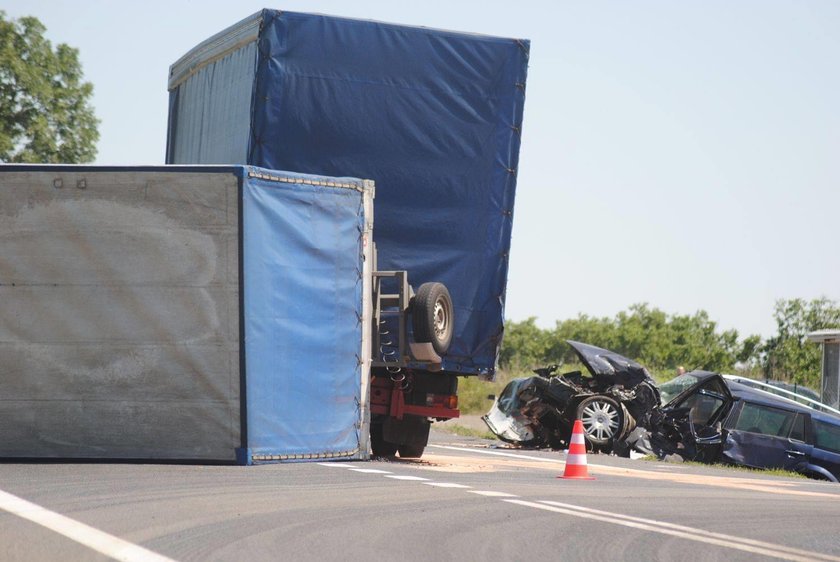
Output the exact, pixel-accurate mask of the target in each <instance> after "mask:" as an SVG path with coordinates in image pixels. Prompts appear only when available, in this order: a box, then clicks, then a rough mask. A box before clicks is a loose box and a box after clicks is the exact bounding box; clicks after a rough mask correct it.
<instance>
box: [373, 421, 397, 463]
mask: <svg viewBox="0 0 840 562" xmlns="http://www.w3.org/2000/svg"><path fill="white" fill-rule="evenodd" d="M370 448H371V451H372V453H373V456H375V457H393V456H394V455H396V454H397V444H396V443H389V442H388V441H385V439H384V438H383V437H382V424H381V423H372V424H370Z"/></svg>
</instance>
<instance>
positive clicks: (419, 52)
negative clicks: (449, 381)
mask: <svg viewBox="0 0 840 562" xmlns="http://www.w3.org/2000/svg"><path fill="white" fill-rule="evenodd" d="M528 51H529V43H528V41H525V40H514V39H503V38H498V37H488V36H481V35H471V34H464V33H454V32H448V31H438V30H432V29H426V28H418V27H406V26H399V25H390V24H384V23H378V22H373V21H360V20H351V19H344V18H336V17H329V16H322V15H311V14H302V13H293V12H283V11H276V10H264V11H261V12H259V13H257V14H254V15H253V16H251V17H250V18H247V19H245V20H243V21H242V22H240V23H238V24H236V25H234V26H232V27H231V28H229V29H227V30H224V31H222V32H221V33H219V34H217V35H215V36H213V37H211V38H209V39H208V40H207V41H205V42H203V43H201V44H200V45H198V46H197V47H195V48H194V49H193V50H191V51H190V52H189V53H187V54H186V55H185V56H184V57H182V58H181V59H180V60H178V61H177V62H176V63H175V64H174V65H173V66H172V67H171V69H170V77H169V91H170V98H169V102H170V103H169V107H170V109H169V129H168V142H167V162H169V163H178V164H202V163H213V164H233V163H246V164H253V165H257V166H264V167H268V168H279V169H286V170H297V171H301V172H307V173H316V174H326V175H336V174H350V175H354V176H357V177H364V178H370V179H372V180H374V181H375V182H376V186H377V198H376V207H377V208H376V228H375V233H374V237H375V240H376V244H377V251H378V264H377V265H378V269H380V270H407V271H408V273H409V279H410V280H411V283H412V285H414V286H415V287H417V286H419V285H420V284H421V283H425V282H428V281H438V282H442V283H444V284H445V285H446V286H447V287H448V288H449V291H450V293H451V295H452V300H453V304H454V309H455V322H456V325H455V331H454V337H453V340H452V344H451V347H450V349H449V352H448V354H447V355H446V356H445V357H444V361H443V368H444V370H446V371H450V372H461V373H482V374H484V373H488V374H489V373H493V372H494V369H495V364H496V359H497V353H498V349H499V346H500V343H501V336H502V330H503V314H504V301H505V287H506V280H507V271H508V252H509V249H510V239H511V226H512V218H513V203H514V191H515V186H516V170H517V167H518V159H519V145H520V131H521V127H522V113H523V105H524V97H525V77H526V72H527V61H528Z"/></svg>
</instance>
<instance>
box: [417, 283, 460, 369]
mask: <svg viewBox="0 0 840 562" xmlns="http://www.w3.org/2000/svg"><path fill="white" fill-rule="evenodd" d="M411 316H412V321H411V324H412V327H413V328H414V341H416V342H417V343H431V344H432V347H433V348H434V350H435V353H437V354H438V355H443V354H445V353H446V352H447V351H448V350H449V344H450V343H452V332H453V331H454V329H455V318H454V315H453V310H452V297H450V296H449V291H448V290H447V288H446V285H444V284H443V283H423V284H422V285H420V288H419V289H418V290H417V293H416V294H415V295H414V300H413V302H412V304H411Z"/></svg>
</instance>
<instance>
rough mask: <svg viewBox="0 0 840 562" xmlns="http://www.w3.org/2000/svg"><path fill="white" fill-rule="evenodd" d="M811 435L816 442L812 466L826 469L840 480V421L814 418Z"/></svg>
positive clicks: (812, 452)
mask: <svg viewBox="0 0 840 562" xmlns="http://www.w3.org/2000/svg"><path fill="white" fill-rule="evenodd" d="M811 435H812V438H813V442H814V448H813V450H812V451H811V464H812V465H816V466H819V467H822V468H824V469H826V470H827V471H828V472H830V473H831V474H832V475H833V476H834V478H835V479H838V480H840V421H836V420H835V419H832V418H826V419H820V418H819V417H818V416H812V417H811Z"/></svg>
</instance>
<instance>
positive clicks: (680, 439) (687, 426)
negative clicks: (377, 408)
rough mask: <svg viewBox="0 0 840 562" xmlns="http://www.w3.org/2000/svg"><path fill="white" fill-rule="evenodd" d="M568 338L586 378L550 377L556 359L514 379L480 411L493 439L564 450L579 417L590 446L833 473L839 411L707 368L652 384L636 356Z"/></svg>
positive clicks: (839, 471)
mask: <svg viewBox="0 0 840 562" xmlns="http://www.w3.org/2000/svg"><path fill="white" fill-rule="evenodd" d="M568 344H569V345H570V346H572V348H573V349H574V350H575V352H576V353H577V355H578V357H579V358H580V360H581V363H582V364H583V365H584V366H585V367H586V369H587V370H588V371H589V374H590V375H591V376H588V377H587V376H584V375H583V374H582V373H581V372H580V371H574V372H570V373H566V374H563V375H555V371H556V370H557V369H558V366H557V365H550V366H548V367H545V368H542V369H535V370H534V373H535V376H531V377H525V378H519V379H514V380H512V381H511V382H510V383H508V385H507V386H506V387H505V388H504V390H503V391H502V393H501V394H500V395H499V397H498V398H497V399H496V401H495V402H494V404H493V407H492V408H491V409H490V412H488V414H487V415H485V416H484V417H483V419H484V421H485V423H486V424H487V426H488V427H489V428H490V430H491V431H493V433H494V434H496V436H498V437H499V439H501V440H502V441H505V442H507V443H511V444H514V445H517V446H520V447H530V448H544V447H549V448H552V449H563V448H566V447H567V446H568V444H569V440H570V437H571V431H572V425H573V424H574V421H575V420H576V419H580V420H581V422H582V423H583V428H584V436H585V439H586V442H587V448H588V449H589V450H590V451H593V452H596V451H597V452H611V453H614V454H616V455H620V456H630V454H631V451H635V452H636V453H641V454H646V455H654V456H656V457H657V458H659V459H669V460H692V461H699V462H707V463H727V464H734V465H740V466H748V467H753V468H781V469H784V470H789V471H792V472H800V473H802V474H805V475H806V476H809V477H811V478H817V479H822V480H830V481H833V482H837V481H838V478H840V411H837V410H834V409H832V408H829V407H827V406H825V405H824V404H819V403H818V402H814V401H813V400H809V399H805V400H806V401H807V402H808V403H809V406H806V405H803V404H801V403H798V402H797V400H800V401H801V397H798V396H795V395H792V397H794V398H795V399H790V398H787V397H782V396H779V395H778V392H777V391H775V390H774V391H772V392H767V391H765V390H760V389H757V388H755V387H754V386H753V385H751V384H746V383H747V382H748V381H744V380H743V379H738V378H737V377H731V376H729V375H721V374H719V373H712V372H709V371H691V372H689V373H685V374H683V375H680V376H678V377H676V378H675V379H672V380H671V381H668V382H667V383H665V384H662V385H660V386H658V387H657V385H656V383H655V382H654V381H653V378H652V377H651V376H650V373H648V371H647V370H646V369H645V368H644V367H643V366H642V365H640V364H639V363H637V362H635V361H632V360H630V359H627V358H626V357H623V356H621V355H619V354H617V353H615V352H612V351H609V350H606V349H602V348H599V347H595V346H592V345H588V344H584V343H580V342H575V341H568ZM739 381H740V382H739ZM768 386H769V385H768ZM774 392H775V393H774ZM782 392H784V391H782ZM788 394H792V393H788Z"/></svg>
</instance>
